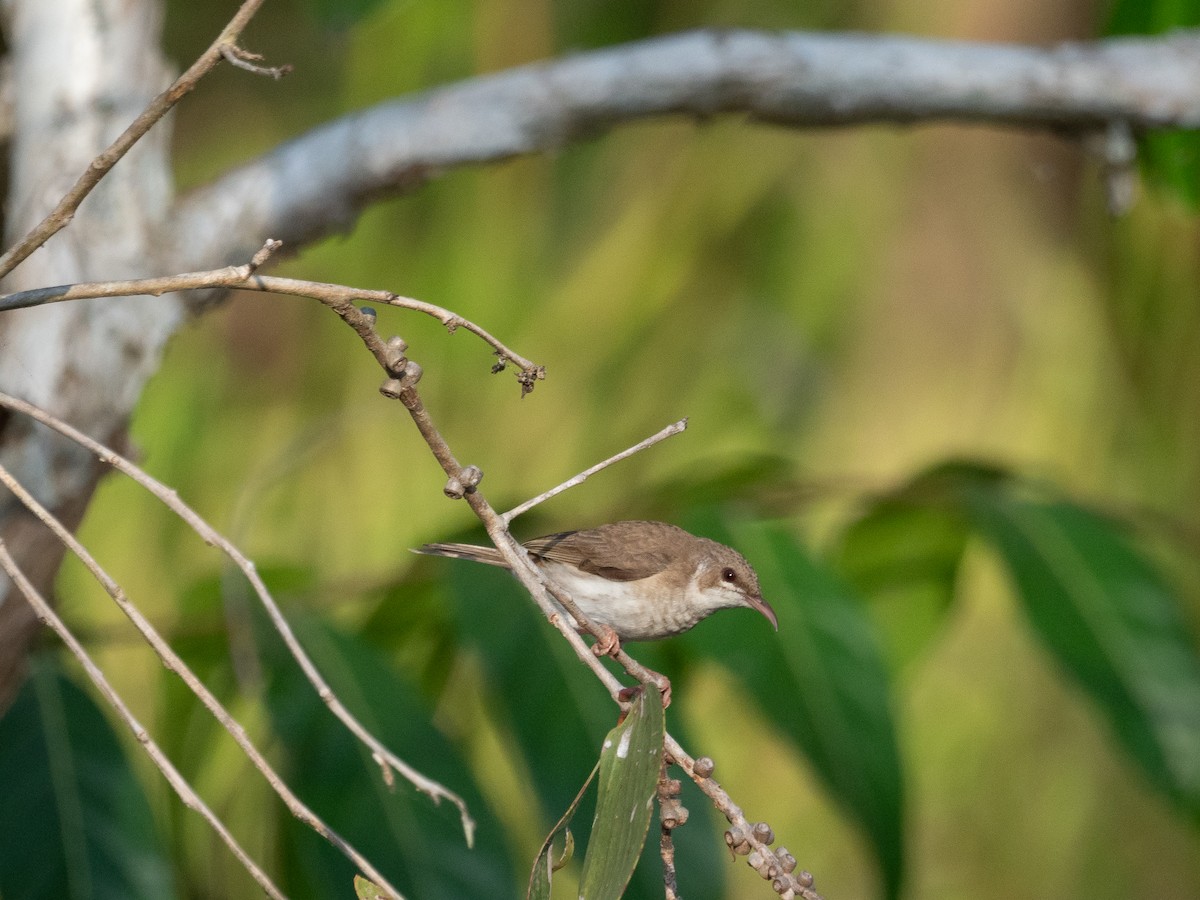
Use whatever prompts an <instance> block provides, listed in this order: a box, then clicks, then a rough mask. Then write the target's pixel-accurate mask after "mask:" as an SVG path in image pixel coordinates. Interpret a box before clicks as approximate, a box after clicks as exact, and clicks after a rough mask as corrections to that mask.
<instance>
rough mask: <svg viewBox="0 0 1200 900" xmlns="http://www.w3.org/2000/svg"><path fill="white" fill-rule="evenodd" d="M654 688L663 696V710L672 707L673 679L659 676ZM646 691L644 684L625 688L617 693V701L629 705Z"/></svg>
mask: <svg viewBox="0 0 1200 900" xmlns="http://www.w3.org/2000/svg"><path fill="white" fill-rule="evenodd" d="M654 686H655V687H656V688H658V691H659V693H660V694H661V695H662V705H663V709H666V708H667V707H668V706H670V705H671V679H669V678H667V676H665V675H659V676H658V677H657V678H655V679H654ZM645 689H646V686H645V685H643V684H635V685H632V686H630V687H623V688H621V690H619V691H617V700H618V701H620V702H621V703H628V702H629V701H631V700H632V699H633V698H634V697H637V696H638V695H639V694H641V693H642V692H643V691H644V690H645Z"/></svg>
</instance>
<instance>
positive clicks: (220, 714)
mask: <svg viewBox="0 0 1200 900" xmlns="http://www.w3.org/2000/svg"><path fill="white" fill-rule="evenodd" d="M46 424H50V423H49V422H47V423H46ZM101 458H102V459H103V457H101ZM0 484H3V485H4V486H5V487H6V488H8V489H9V490H10V491H12V493H13V494H14V495H15V496H16V497H17V499H18V500H20V501H21V503H23V504H24V505H25V507H26V508H27V509H28V510H29V511H30V512H32V513H33V514H34V515H35V516H37V518H38V519H39V520H40V521H41V522H42V524H44V525H45V526H46V527H47V528H49V529H50V530H51V531H52V532H54V536H55V537H57V538H58V539H59V540H60V541H61V542H62V543H63V545H64V546H65V547H67V549H69V550H70V551H71V552H72V553H74V554H75V556H76V557H78V559H79V561H80V562H82V563H83V565H84V566H85V567H86V568H87V570H88V571H89V572H91V574H92V577H93V578H95V579H96V581H97V582H98V583H99V584H100V586H101V587H102V588H104V590H105V592H106V593H107V594H108V595H109V596H110V597H112V599H113V601H114V602H115V603H116V604H117V606H118V607H120V609H121V611H122V612H123V613H125V615H126V616H127V617H128V618H129V620H130V621H131V622H132V623H133V626H134V627H135V628H136V629H137V630H138V631H139V632H140V633H141V635H142V637H143V638H145V640H146V642H147V643H148V644H149V645H150V646H151V647H152V648H153V650H154V652H155V653H157V654H158V657H159V659H161V660H162V661H163V665H165V666H166V667H167V668H168V669H170V670H171V671H172V672H174V673H175V674H177V675H178V676H179V677H180V678H181V679H182V680H183V682H184V683H185V684H186V685H187V686H188V689H189V690H190V691H191V692H192V693H193V694H195V695H196V697H198V698H199V699H200V702H201V703H203V704H204V706H205V708H206V709H207V710H208V711H209V712H210V713H211V714H212V716H213V718H215V719H216V720H217V721H218V722H220V723H221V725H222V726H223V727H224V728H225V730H226V731H228V732H229V734H230V735H231V736H232V737H233V739H234V741H235V742H236V743H237V745H238V746H239V747H240V748H241V750H242V752H243V753H245V754H246V757H247V759H249V760H250V762H251V763H252V764H253V766H254V767H255V768H256V769H258V771H259V772H260V773H261V774H262V776H263V778H265V779H266V781H267V783H268V784H269V785H270V786H271V789H272V790H274V791H275V793H276V794H277V795H278V796H279V799H280V800H282V801H283V802H284V804H285V805H286V806H287V808H288V810H289V811H290V812H291V813H292V815H293V816H295V817H296V818H297V819H299V820H300V821H301V822H304V823H305V824H306V825H308V827H310V828H311V829H312V830H313V831H315V832H317V834H319V835H321V836H322V837H323V838H325V840H327V841H329V843H331V844H332V845H333V846H334V847H336V848H337V849H338V850H339V851H341V853H342V854H343V855H344V856H345V857H346V858H347V859H349V860H350V861H351V862H353V863H354V864H355V865H356V866H358V868H359V870H360V871H361V872H363V873H364V874H365V875H367V876H368V877H369V878H370V879H371V880H372V881H374V882H375V883H376V884H378V885H380V886H381V887H383V888H385V889H386V890H387V891H389V892H390V894H391V896H392V897H394V898H400V896H401V895H400V893H399V892H398V891H397V890H396V889H395V888H394V887H392V886H391V885H390V884H389V883H388V882H387V881H386V879H384V877H383V875H381V874H380V873H379V872H378V871H377V870H376V869H375V867H374V866H372V865H371V863H370V862H369V861H368V860H367V859H366V857H364V856H363V855H362V854H361V853H359V852H358V851H357V850H356V849H354V847H353V846H352V845H351V844H350V843H348V842H347V841H346V839H345V838H343V837H342V836H341V835H339V834H338V833H337V832H336V831H334V830H333V829H332V828H330V827H329V825H327V824H326V823H325V821H324V820H323V819H321V817H320V816H318V815H317V814H316V813H315V812H313V811H312V810H311V809H310V808H309V807H308V806H307V805H305V804H304V802H303V801H301V800H300V798H299V797H297V796H296V795H295V794H293V793H292V790H291V788H289V787H288V786H287V784H286V783H285V782H284V781H283V779H282V778H280V777H279V775H278V773H276V771H275V770H274V769H273V768H271V765H270V763H268V762H267V760H266V757H264V756H263V755H262V753H260V752H259V750H258V748H257V747H255V746H254V744H253V743H252V742H251V740H250V738H249V737H247V735H246V730H245V729H244V728H242V726H241V725H240V724H239V723H238V722H237V720H236V719H234V718H233V716H232V715H230V713H229V711H228V710H227V709H225V707H224V706H222V705H221V701H219V700H218V699H217V698H216V696H215V695H214V694H213V693H212V692H211V691H209V690H208V688H207V687H205V686H204V683H203V682H202V681H201V680H200V679H199V678H197V677H196V675H195V673H194V672H192V670H191V669H189V668H188V667H187V664H186V663H184V661H183V660H182V659H181V658H180V657H179V655H178V654H177V653H175V651H174V650H172V649H171V645H170V644H169V643H167V641H166V639H164V638H163V636H162V635H161V634H159V633H158V631H157V629H155V627H154V626H153V625H152V624H151V623H150V620H149V619H147V618H146V617H145V616H143V615H142V613H141V611H140V610H139V609H138V608H137V607H136V606H134V605H133V603H131V602H130V601H129V598H128V597H127V596H126V595H125V591H124V589H122V587H121V586H120V585H119V584H117V582H116V580H115V579H114V578H113V577H112V576H111V575H109V574H108V572H107V571H106V570H105V569H104V568H103V567H102V566H101V565H100V564H99V563H98V562H97V561H96V559H95V557H93V556H92V555H91V553H89V552H88V549H87V548H86V547H84V546H83V544H82V543H80V542H79V540H78V538H76V537H75V535H73V534H71V532H70V529H68V528H67V527H66V526H65V525H63V523H62V522H60V521H59V520H58V519H57V518H56V517H55V516H54V514H53V513H51V512H50V511H49V510H48V509H46V507H44V506H43V505H42V504H40V503H39V502H38V501H37V499H36V498H35V497H34V496H33V495H32V494H30V493H29V491H27V490H26V489H25V488H24V486H22V485H21V483H20V482H18V481H17V480H16V479H15V478H14V477H13V476H12V474H11V473H10V472H9V471H8V469H6V468H5V467H4V466H2V465H0Z"/></svg>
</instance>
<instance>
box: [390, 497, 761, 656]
mask: <svg viewBox="0 0 1200 900" xmlns="http://www.w3.org/2000/svg"><path fill="white" fill-rule="evenodd" d="M522 546H523V547H524V548H525V549H526V550H527V551H528V552H529V555H530V557H531V558H532V560H533V562H534V564H535V565H537V566H538V568H540V569H541V570H542V571H543V572H544V573H545V574H546V575H547V576H548V577H549V578H550V580H551V581H553V582H554V583H555V584H556V585H558V586H559V587H560V588H562V589H563V590H564V591H565V592H566V594H567V595H568V596H569V597H570V598H571V599H572V600H574V601H575V605H576V606H578V607H579V610H580V611H581V612H582V613H583V614H584V615H585V616H586V617H587V618H588V619H589V620H591V622H592V623H593V624H595V625H597V626H599V627H600V629H601V630H602V631H604V633H603V634H598V635H596V639H597V643H596V645H595V646H594V648H593V649H594V650H595V651H596V653H597V655H613V654H615V653H616V652H617V651H618V650H620V649H621V645H622V644H624V643H627V642H639V641H657V640H662V639H663V638H669V637H674V636H675V635H678V634H682V633H683V632H685V631H687V630H689V629H690V628H692V627H693V626H694V625H696V623H698V622H699V621H700V620H701V619H704V618H707V617H708V616H710V615H711V614H712V613H714V612H716V611H717V610H720V609H736V608H739V607H745V608H747V609H752V610H755V611H756V612H758V613H761V614H762V615H763V616H765V617H766V619H767V621H769V622H770V623H771V625H772V626H774V628H775V630H776V631H778V630H779V620H778V618H777V617H776V615H775V610H774V609H772V607H771V605H770V604H769V603H768V602H767V601H766V600H764V599H763V597H762V591H761V589H760V588H759V584H758V575H757V573H755V571H754V568H753V566H751V565H750V563H749V562H748V561H747V560H746V558H745V557H744V556H742V554H740V553H738V552H737V551H736V550H734V549H733V548H731V547H726V546H725V545H724V544H720V543H717V542H716V541H713V540H709V539H708V538H703V537H696V536H695V535H693V534H690V533H688V532H687V531H684V530H683V529H682V528H680V527H678V526H676V525H670V524H667V523H666V522H647V521H625V522H613V523H611V524H607V525H601V526H599V527H597V528H588V529H584V530H582V531H560V532H558V533H556V534H548V535H545V536H544V537H538V538H534V539H533V540H530V541H526V542H525V543H524V544H522ZM413 552H415V553H424V554H429V555H432V556H448V557H452V558H455V559H469V560H472V561H474V562H480V563H485V564H487V565H490V566H500V567H502V568H506V569H507V568H509V566H508V563H506V562H505V561H504V559H503V558H502V557H501V555H500V551H499V550H497V549H496V548H495V547H480V546H477V545H475V544H448V543H435V544H425V545H423V546H421V547H417V548H414V551H413ZM560 611H561V612H562V614H563V615H564V616H566V617H567V619H568V620H569V621H570V623H571V625H572V627H575V628H577V629H578V627H579V626H578V623H576V622H575V621H574V619H573V618H571V616H570V615H569V614H568V613H567V612H566V611H565V610H561V609H560Z"/></svg>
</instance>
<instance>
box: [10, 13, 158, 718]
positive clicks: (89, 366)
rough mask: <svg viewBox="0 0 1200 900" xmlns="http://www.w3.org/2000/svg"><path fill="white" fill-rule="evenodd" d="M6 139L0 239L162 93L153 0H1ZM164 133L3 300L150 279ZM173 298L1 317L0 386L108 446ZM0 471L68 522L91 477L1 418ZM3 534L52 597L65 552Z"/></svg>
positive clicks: (18, 231) (87, 463)
mask: <svg viewBox="0 0 1200 900" xmlns="http://www.w3.org/2000/svg"><path fill="white" fill-rule="evenodd" d="M3 11H4V17H5V18H4V28H5V33H6V37H7V40H8V45H9V47H10V48H11V49H10V53H9V62H10V66H9V73H10V78H11V80H12V84H11V96H12V100H13V104H14V106H13V116H12V122H13V132H12V135H11V143H10V146H9V155H10V166H11V169H10V188H9V197H8V205H7V208H6V223H5V234H4V240H5V244H6V245H8V244H11V243H12V242H13V241H14V240H15V239H16V238H18V237H20V236H21V235H22V234H24V233H25V232H26V231H27V230H28V229H29V228H30V227H31V226H32V225H34V224H36V223H37V222H38V221H39V220H40V219H41V218H42V217H43V216H44V215H45V214H46V213H47V212H48V211H49V210H50V209H51V208H52V207H53V205H54V204H55V202H56V201H57V200H58V199H59V198H60V197H61V196H62V195H63V194H64V193H65V192H66V190H67V189H68V188H69V187H70V186H71V184H72V183H73V182H74V180H75V179H76V178H77V177H78V175H79V173H81V172H83V171H84V170H85V168H86V167H87V165H88V164H89V162H90V161H91V160H92V159H93V158H94V157H95V156H96V154H97V153H99V152H100V151H101V150H102V149H104V147H105V146H106V145H107V144H108V143H109V142H110V141H111V140H112V139H113V138H114V137H115V136H116V135H117V134H119V133H120V132H121V131H122V130H123V129H124V128H125V127H126V126H127V125H128V124H129V122H130V121H131V120H132V119H133V118H134V117H136V116H137V114H138V113H139V112H141V110H142V109H143V108H144V107H145V105H146V103H147V101H148V100H149V99H150V98H151V97H153V96H154V94H156V93H157V92H158V91H160V90H161V89H162V88H163V87H165V86H166V84H168V83H169V80H170V73H169V70H168V66H167V64H166V62H165V61H164V59H163V57H162V55H161V52H160V50H159V31H160V26H161V18H162V9H161V4H160V3H158V2H157V0H6V2H5V3H4V5H3ZM168 125H169V123H160V124H159V126H158V127H157V128H156V129H155V130H154V131H152V132H151V134H150V135H149V136H148V137H147V138H146V139H144V140H143V141H142V142H141V143H140V144H139V145H138V146H137V147H136V148H135V149H134V150H133V151H132V152H131V153H130V154H129V155H128V156H127V157H126V158H125V159H124V160H122V161H121V162H120V163H119V164H118V165H117V167H116V168H115V169H114V170H113V171H112V172H111V173H110V174H109V176H108V177H107V178H105V179H104V180H103V181H102V182H101V184H100V186H99V187H98V188H97V189H96V190H95V191H94V192H93V193H92V194H91V196H89V197H88V198H87V200H85V201H84V202H83V204H82V206H81V207H80V208H79V210H78V212H77V214H76V216H75V219H74V221H73V222H72V223H71V225H70V226H69V227H68V228H67V229H66V230H64V231H62V232H60V233H59V234H58V235H56V236H55V237H53V238H51V240H50V241H49V242H48V243H47V244H46V245H45V246H44V247H42V248H41V249H40V250H38V251H37V252H35V253H34V254H33V256H31V257H30V258H29V259H28V260H26V261H25V263H24V264H22V265H21V266H20V267H19V268H17V269H16V271H14V272H13V273H12V275H11V276H10V277H9V278H8V279H7V280H6V282H5V284H4V289H5V290H6V291H13V290H22V289H26V288H33V287H39V286H45V285H53V284H62V283H67V282H73V281H80V280H89V279H100V278H124V277H133V276H139V275H147V274H151V273H153V272H156V271H157V269H158V267H157V265H156V262H155V251H154V241H155V235H156V233H158V232H159V231H160V230H161V227H162V225H163V220H164V217H165V215H166V212H167V209H168V207H169V204H170V202H171V197H172V188H171V173H170V167H169V159H168V148H169V132H168ZM180 319H181V304H180V301H179V300H178V299H177V298H176V297H171V296H168V297H162V298H149V297H134V298H117V299H112V300H88V301H85V302H82V303H62V304H54V305H50V306H43V307H39V308H36V309H28V310H20V311H17V312H11V313H8V314H6V315H4V316H3V317H0V390H3V391H5V392H8V393H12V394H16V395H18V396H20V397H23V398H25V399H28V400H30V401H32V402H34V403H37V404H39V405H40V406H43V407H45V408H47V409H49V410H51V411H53V412H54V413H55V414H56V415H58V416H59V417H61V418H63V419H65V420H67V421H68V422H72V423H73V424H75V425H76V426H77V427H79V428H80V429H82V430H83V431H85V432H87V433H89V434H92V435H95V436H97V437H100V438H102V439H109V440H113V439H115V440H116V441H117V442H118V444H119V443H120V437H121V435H122V434H123V430H124V426H125V423H126V421H127V420H128V417H129V414H130V412H131V411H132V409H133V406H134V404H135V403H136V402H137V398H138V396H139V395H140V394H141V391H142V387H143V385H144V384H145V381H146V379H147V378H148V377H149V376H150V375H151V374H152V373H153V372H154V370H155V369H156V368H157V366H158V363H159V359H160V356H161V352H162V348H163V345H164V343H165V341H166V339H167V337H168V336H169V335H170V333H171V332H172V331H173V330H174V329H175V328H176V327H177V326H178V324H179V321H180ZM0 462H2V463H3V464H4V465H5V466H6V467H8V468H9V469H11V470H12V471H13V473H14V474H15V475H16V477H17V478H18V479H19V480H20V481H21V482H22V483H23V484H24V485H25V486H26V487H27V488H29V489H30V490H32V491H33V492H34V494H35V495H36V496H37V497H38V498H39V499H40V500H41V502H43V503H45V504H46V505H47V506H49V507H50V508H51V509H54V510H56V511H57V512H58V513H59V514H60V515H61V516H62V517H63V518H65V519H66V520H67V521H68V522H70V523H71V524H72V525H74V524H75V523H77V522H78V520H79V519H80V517H81V516H82V512H83V510H84V508H85V507H86V505H87V501H88V499H89V497H90V496H91V493H92V490H93V488H94V487H95V483H96V479H97V477H98V475H99V467H98V465H97V464H95V463H94V462H93V461H91V460H90V459H89V458H88V456H87V454H85V453H83V452H82V451H80V449H79V448H78V447H76V446H75V445H73V444H70V443H68V442H66V441H64V440H63V439H61V438H57V437H53V436H51V434H50V433H49V432H47V431H45V430H43V429H41V428H40V427H39V428H37V429H34V428H33V427H32V426H31V425H30V423H29V422H28V420H24V419H21V418H17V417H8V418H5V419H0ZM0 536H2V537H3V538H4V540H5V541H7V542H8V543H9V546H10V549H12V550H13V551H14V553H15V555H16V557H17V559H18V562H20V564H21V565H22V566H23V567H24V568H25V571H26V572H27V573H29V574H30V575H31V576H32V577H33V579H34V581H35V583H36V585H37V587H38V588H39V589H40V590H42V591H45V592H48V591H49V588H50V587H51V585H52V583H53V579H54V574H55V572H56V570H57V568H58V564H59V562H60V561H61V558H62V553H63V550H62V547H61V546H60V545H59V543H58V542H57V541H56V540H55V539H54V538H53V537H51V536H50V535H49V532H47V531H46V530H45V529H44V528H42V527H41V526H40V525H37V524H36V523H34V522H33V520H32V518H31V517H30V516H29V515H28V514H26V513H24V512H22V511H21V509H20V507H19V504H17V503H16V501H15V499H14V498H12V497H11V496H3V497H0ZM10 587H11V586H10V585H9V584H8V582H7V580H6V579H4V578H3V576H0V708H2V707H3V705H4V704H5V702H6V701H7V699H8V698H10V697H11V695H12V693H13V692H14V689H15V688H16V687H17V686H18V685H19V683H20V678H21V670H22V667H23V663H24V660H25V657H26V650H27V647H28V645H29V642H30V641H31V640H32V638H33V636H34V635H35V634H36V633H37V630H38V628H39V625H38V623H37V622H36V621H35V620H34V618H33V615H32V613H31V611H30V607H29V606H28V604H26V603H25V602H24V601H23V600H22V598H21V597H20V596H17V595H15V593H14V592H13V591H11V590H10Z"/></svg>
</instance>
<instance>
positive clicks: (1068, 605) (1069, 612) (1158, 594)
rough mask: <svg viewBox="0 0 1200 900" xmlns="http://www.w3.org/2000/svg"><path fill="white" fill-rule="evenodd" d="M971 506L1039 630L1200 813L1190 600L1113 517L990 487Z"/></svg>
mask: <svg viewBox="0 0 1200 900" xmlns="http://www.w3.org/2000/svg"><path fill="white" fill-rule="evenodd" d="M972 509H973V511H974V514H975V517H976V520H977V522H978V525H979V528H980V530H981V531H982V532H983V533H984V534H985V535H987V536H988V537H989V538H990V539H991V541H992V543H993V545H994V546H995V548H996V550H997V551H998V552H999V554H1000V557H1001V559H1002V560H1003V561H1004V564H1005V566H1006V567H1007V568H1008V571H1009V574H1010V576H1011V577H1012V581H1013V584H1014V586H1015V588H1016V591H1017V596H1018V598H1019V600H1020V603H1021V606H1022V608H1023V609H1024V610H1025V613H1026V615H1027V616H1028V618H1029V621H1030V623H1031V624H1032V626H1033V629H1034V632H1035V633H1036V634H1037V636H1038V637H1039V638H1040V639H1041V641H1042V643H1043V644H1045V646H1046V647H1047V648H1048V649H1049V650H1050V652H1051V654H1053V655H1054V657H1055V658H1056V659H1057V660H1058V662H1059V663H1060V664H1061V665H1062V666H1063V668H1064V669H1065V670H1066V671H1067V672H1068V673H1069V674H1070V676H1071V677H1072V678H1074V679H1075V680H1076V681H1077V682H1078V683H1079V684H1080V685H1081V686H1082V687H1083V689H1084V690H1085V691H1086V692H1087V693H1088V695H1089V696H1090V697H1091V698H1092V700H1093V701H1094V702H1095V703H1096V704H1097V705H1098V706H1099V707H1100V709H1101V711H1102V712H1103V714H1104V716H1105V717H1106V718H1107V719H1108V721H1109V724H1110V725H1111V727H1112V729H1113V731H1114V732H1115V734H1116V736H1117V738H1118V739H1119V740H1120V742H1121V743H1122V744H1123V745H1124V747H1125V749H1126V750H1127V751H1128V752H1129V753H1130V755H1131V756H1132V757H1133V759H1134V760H1136V761H1137V763H1138V765H1139V766H1140V767H1141V768H1142V770H1143V772H1145V774H1146V775H1147V777H1148V778H1149V779H1150V781H1151V782H1152V783H1153V784H1155V785H1156V786H1157V787H1158V788H1159V789H1160V790H1162V791H1163V792H1164V793H1165V794H1167V796H1169V797H1170V798H1172V800H1174V801H1175V802H1176V803H1177V804H1178V805H1180V806H1181V807H1183V808H1184V809H1186V810H1187V811H1188V812H1189V813H1190V814H1191V815H1192V816H1193V817H1200V657H1198V656H1197V652H1196V644H1195V638H1194V636H1193V635H1192V634H1191V633H1190V631H1189V629H1188V627H1187V625H1186V624H1185V622H1184V619H1183V615H1182V613H1181V609H1182V605H1181V603H1180V601H1179V598H1178V597H1177V596H1175V594H1174V593H1173V592H1172V590H1171V589H1170V588H1169V587H1168V586H1167V585H1166V584H1165V583H1164V581H1163V579H1162V577H1161V576H1160V575H1159V574H1158V572H1157V571H1156V570H1155V569H1154V568H1153V567H1152V566H1151V565H1150V564H1149V563H1148V562H1147V561H1146V560H1145V559H1144V558H1143V557H1142V556H1141V555H1140V554H1139V553H1138V552H1137V551H1136V550H1135V549H1134V547H1133V546H1132V545H1131V544H1130V542H1129V541H1128V540H1127V539H1126V537H1125V536H1124V535H1123V534H1122V532H1121V530H1120V529H1119V528H1118V527H1117V526H1116V525H1114V524H1113V523H1112V522H1111V521H1109V520H1108V519H1105V518H1103V517H1101V516H1099V515H1097V514H1096V513H1094V512H1091V511H1089V510H1086V509H1083V508H1081V507H1079V506H1076V505H1074V504H1071V503H1066V502H1061V501H1059V502H1044V501H1034V500H1026V499H1021V498H1017V497H1015V496H1013V495H1012V494H1011V493H1010V492H986V493H985V492H980V493H979V494H977V495H976V496H974V497H973V500H972Z"/></svg>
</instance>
